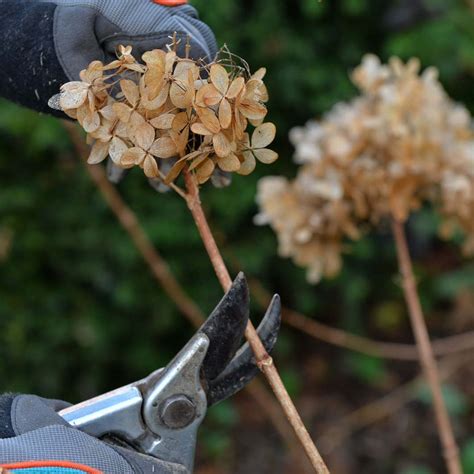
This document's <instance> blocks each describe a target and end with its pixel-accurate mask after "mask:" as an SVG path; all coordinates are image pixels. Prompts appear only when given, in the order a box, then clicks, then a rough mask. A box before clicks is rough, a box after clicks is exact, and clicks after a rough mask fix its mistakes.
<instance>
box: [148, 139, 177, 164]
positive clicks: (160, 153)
mask: <svg viewBox="0 0 474 474" xmlns="http://www.w3.org/2000/svg"><path fill="white" fill-rule="evenodd" d="M149 151H150V154H152V155H153V156H156V157H157V158H163V159H168V158H173V156H176V155H177V154H178V150H177V147H176V144H175V142H174V141H173V139H172V138H171V137H166V136H165V137H160V138H158V140H156V141H155V142H154V143H153V145H152V146H151V147H150V150H149Z"/></svg>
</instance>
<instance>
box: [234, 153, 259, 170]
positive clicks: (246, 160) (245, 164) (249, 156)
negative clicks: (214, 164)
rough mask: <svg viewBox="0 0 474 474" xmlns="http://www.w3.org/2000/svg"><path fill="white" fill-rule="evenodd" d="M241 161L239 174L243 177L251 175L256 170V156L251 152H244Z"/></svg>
mask: <svg viewBox="0 0 474 474" xmlns="http://www.w3.org/2000/svg"><path fill="white" fill-rule="evenodd" d="M240 161H241V164H240V168H239V170H238V171H237V173H239V174H241V175H243V176H247V175H249V174H251V173H252V172H253V171H254V170H255V167H256V166H257V162H256V160H255V156H254V154H253V153H252V152H251V151H244V152H243V153H242V160H240Z"/></svg>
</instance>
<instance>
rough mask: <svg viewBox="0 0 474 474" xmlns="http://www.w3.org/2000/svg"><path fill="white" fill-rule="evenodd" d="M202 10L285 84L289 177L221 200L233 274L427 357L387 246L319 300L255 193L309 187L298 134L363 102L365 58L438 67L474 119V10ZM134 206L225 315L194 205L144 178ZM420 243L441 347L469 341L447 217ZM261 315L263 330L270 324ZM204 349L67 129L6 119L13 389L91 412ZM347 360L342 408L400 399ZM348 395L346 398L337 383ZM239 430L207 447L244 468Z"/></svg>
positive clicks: (1, 263)
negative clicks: (453, 339)
mask: <svg viewBox="0 0 474 474" xmlns="http://www.w3.org/2000/svg"><path fill="white" fill-rule="evenodd" d="M193 4H194V5H195V6H197V7H198V9H199V10H200V12H201V16H202V18H203V19H204V20H205V21H207V22H208V23H209V24H210V25H211V27H212V28H213V29H214V30H215V32H216V35H217V38H218V41H219V43H221V44H222V43H224V42H226V43H227V44H228V46H229V48H230V49H231V50H232V51H233V52H235V53H236V54H238V55H240V56H242V57H244V58H245V59H246V60H248V62H249V63H250V65H251V67H252V68H253V69H257V68H258V67H260V66H265V67H267V69H268V75H267V79H266V81H267V84H268V86H269V90H270V93H271V102H270V104H269V109H270V115H269V118H270V119H271V120H272V121H274V122H275V123H276V124H277V126H278V140H277V144H276V147H277V149H278V151H279V152H280V154H281V158H280V160H279V161H278V162H277V163H276V164H275V165H273V166H271V167H269V166H264V165H260V166H259V168H258V170H257V172H256V173H255V174H254V175H252V176H250V177H246V178H242V177H237V178H235V179H234V182H233V184H232V186H231V187H229V188H228V189H225V190H216V189H212V188H211V187H205V189H204V190H203V201H204V203H205V206H206V208H207V211H208V214H209V217H210V220H211V224H212V226H213V227H214V228H215V229H216V231H217V232H216V234H217V238H218V240H219V242H220V243H221V244H222V248H223V251H224V255H225V257H226V258H227V260H228V261H229V262H230V261H233V262H235V261H238V262H240V265H241V267H242V268H243V269H245V271H246V272H247V273H248V274H250V275H254V276H257V277H258V278H260V279H261V281H262V282H263V283H264V284H265V286H266V287H268V288H269V289H271V290H272V291H275V292H279V293H280V294H281V295H282V297H283V300H284V302H285V303H286V304H287V305H288V306H290V307H294V308H296V309H299V310H300V311H303V312H306V313H308V314H311V315H313V316H314V317H317V318H318V319H320V320H322V321H324V322H326V323H328V324H331V325H333V326H339V327H342V328H344V329H346V330H348V331H352V332H356V333H360V334H367V335H370V336H372V337H376V338H385V339H387V340H388V339H391V340H397V341H405V342H410V341H412V336H411V333H410V329H409V325H408V323H407V320H406V317H405V310H404V306H403V304H402V303H401V302H402V299H401V294H400V290H399V287H398V285H397V283H398V282H397V277H396V266H395V265H396V264H395V259H394V250H393V246H392V241H391V238H390V235H389V233H388V232H387V230H384V229H381V233H380V235H377V236H370V237H367V238H365V239H363V240H362V241H360V242H358V243H357V244H355V245H354V246H353V247H352V248H351V252H350V254H349V255H348V256H347V258H346V261H345V262H346V265H345V267H344V269H343V272H342V274H341V275H340V276H339V277H338V278H337V279H334V280H331V281H324V282H323V283H321V284H320V285H319V286H317V287H312V286H310V285H308V284H307V283H306V281H305V279H304V271H303V270H301V269H299V268H296V267H295V266H294V265H293V264H292V263H291V262H290V261H287V260H282V259H280V258H279V257H278V256H277V246H276V239H275V236H274V235H273V233H272V232H271V230H270V229H268V228H258V227H255V226H254V225H253V223H252V218H253V216H254V215H255V213H256V211H257V209H256V205H255V202H254V196H255V188H256V183H257V180H258V178H259V177H260V176H263V175H265V174H284V175H287V176H293V175H294V174H295V169H296V168H295V165H294V164H293V163H292V160H291V153H292V151H291V147H290V144H289V142H288V138H287V136H288V135H287V134H288V130H289V129H290V128H291V127H293V126H295V125H300V124H302V123H304V122H305V121H306V120H308V119H309V118H312V117H317V116H320V115H321V114H322V113H324V112H325V111H327V110H328V109H329V108H330V107H331V106H332V105H333V104H334V103H336V102H337V101H340V100H346V99H349V98H350V97H352V96H353V95H354V94H355V92H356V91H355V89H354V87H353V86H352V85H351V83H350V81H349V79H348V72H349V71H350V70H351V68H353V67H354V66H355V65H357V64H358V63H359V62H360V60H361V57H362V55H363V54H364V53H367V52H373V53H376V54H378V55H380V56H381V57H382V58H383V59H384V60H386V59H387V58H388V57H389V56H390V55H392V54H397V55H400V56H401V57H402V58H405V59H407V58H409V57H411V56H417V57H419V58H420V59H421V62H422V64H423V66H428V65H434V66H436V67H438V68H439V69H440V76H441V80H442V82H443V84H444V85H445V87H446V89H447V90H448V92H449V94H450V95H451V96H452V97H453V98H454V99H455V100H459V101H462V102H463V103H465V104H466V105H467V106H468V107H469V108H470V110H471V112H472V111H474V87H473V86H472V85H473V79H474V78H473V75H474V29H473V28H472V25H473V14H472V10H471V9H470V7H469V2H467V1H462V0H442V1H441V0H425V1H421V0H419V1H408V0H406V1H403V0H399V1H396V0H390V1H384V2H369V1H368V0H323V1H322V2H318V1H317V0H291V1H290V0H286V1H284V0H272V1H268V0H241V1H239V2H237V1H235V0H194V1H193ZM471 8H472V7H471ZM120 192H121V193H122V195H123V196H124V197H125V199H126V200H127V202H128V203H129V204H130V205H131V207H132V208H133V209H134V210H135V211H136V213H137V215H138V216H139V219H140V220H141V221H142V223H143V225H144V226H145V228H146V230H147V232H148V233H149V235H150V236H151V238H152V240H153V242H154V243H155V244H156V246H157V247H158V249H159V250H160V252H161V253H162V255H163V256H164V257H165V258H166V259H167V261H168V262H169V264H170V266H171V268H172V270H173V271H174V273H175V274H176V276H177V277H178V279H179V281H180V282H181V283H182V284H183V285H184V286H185V288H186V289H187V291H188V292H189V293H190V295H191V296H192V297H193V298H195V299H196V301H197V302H198V303H199V305H200V306H201V308H202V309H203V310H205V311H210V310H211V309H212V307H213V305H214V304H215V302H216V301H217V300H218V299H219V297H220V296H221V290H220V288H219V285H218V283H217V281H216V279H215V276H214V274H213V271H212V268H211V266H210V264H209V262H208V260H207V258H206V255H205V252H204V249H203V247H202V244H201V242H200V240H199V237H198V235H197V233H196V231H195V230H194V227H193V223H192V220H191V218H190V217H189V215H188V213H187V210H186V207H185V205H184V203H183V202H182V201H181V200H180V199H179V198H178V197H177V196H175V195H172V194H168V195H159V194H156V193H155V192H154V191H152V190H151V189H150V188H149V187H148V186H147V184H146V182H145V180H144V179H143V177H142V175H141V173H139V172H138V173H135V172H132V173H131V174H130V175H129V177H128V178H127V179H126V180H125V182H124V183H123V184H121V185H120ZM409 238H410V244H411V250H412V253H413V255H414V257H415V258H416V260H417V262H418V264H417V272H418V276H419V279H420V292H421V296H422V300H423V303H424V305H425V308H426V310H427V312H428V317H429V321H430V326H431V330H432V332H433V334H436V335H442V334H447V333H450V332H454V330H455V329H456V328H457V327H458V326H459V325H460V327H466V324H469V322H468V323H466V322H465V321H464V322H461V323H459V322H458V323H459V324H458V323H456V324H458V326H456V325H455V324H454V322H453V321H454V320H455V319H456V318H455V317H454V316H453V315H456V314H457V304H458V303H457V302H458V298H459V295H460V293H461V292H463V291H464V292H466V291H468V292H469V291H470V292H472V291H473V285H474V283H473V282H474V264H473V263H472V261H471V262H470V263H469V262H465V261H464V260H463V259H462V256H461V255H460V254H459V250H458V248H457V247H456V245H454V243H444V242H441V241H440V240H439V239H438V238H437V236H436V216H435V215H433V213H432V212H431V211H430V210H429V209H425V210H423V211H421V212H420V213H419V215H418V216H416V217H415V218H414V219H413V220H412V221H411V222H410V224H409ZM233 270H234V271H236V270H237V268H236V267H235V268H234V269H233ZM253 309H254V313H253V314H254V316H253V317H254V318H258V315H259V314H260V313H261V308H257V307H254V308H253ZM447 316H452V317H447ZM470 324H471V326H472V315H471V320H470ZM191 333H192V329H191V328H190V326H189V324H187V323H186V321H185V320H184V318H183V317H182V315H180V313H179V312H178V311H177V310H176V308H175V305H174V303H173V302H172V301H170V300H169V299H168V298H167V297H166V295H165V294H164V293H163V291H162V290H161V289H160V288H159V287H158V286H157V285H156V282H155V281H154V280H153V278H152V277H151V275H150V274H149V272H148V270H147V268H146V266H145V264H144V262H143V261H142V259H141V257H140V256H139V254H138V253H137V251H136V250H135V248H134V247H133V245H132V244H131V242H130V240H129V239H128V237H127V235H126V234H125V232H124V231H123V230H122V229H121V227H120V226H119V224H118V223H117V221H116V220H115V218H114V216H113V215H112V214H111V212H110V210H109V209H108V208H107V205H106V204H105V203H104V201H103V200H102V198H101V196H100V195H99V193H98V191H97V189H96V188H95V187H94V185H93V184H92V182H91V181H90V179H89V178H88V176H87V174H86V173H85V170H84V168H83V165H82V164H81V163H80V162H79V161H78V160H77V158H76V157H75V156H74V152H73V150H72V148H71V146H70V145H69V142H68V139H67V136H66V134H65V132H64V130H63V129H62V127H61V125H60V124H59V123H58V122H57V121H56V120H54V119H51V118H48V117H45V116H39V115H37V114H35V113H33V112H29V111H26V110H23V109H19V108H17V107H16V106H14V105H12V104H8V103H5V102H2V103H1V105H0V360H1V361H2V364H0V380H1V381H2V386H1V389H2V390H3V391H6V390H14V391H20V392H21V391H26V392H28V391H31V392H35V393H39V394H41V395H43V396H51V397H57V398H65V399H69V400H71V401H78V400H80V399H83V398H84V397H88V396H91V395H93V394H97V393H99V392H103V391H105V390H108V389H111V388H114V387H117V386H120V385H121V384H124V383H128V382H129V381H130V380H135V379H137V378H139V377H142V376H143V375H145V374H146V373H148V372H149V371H151V370H153V369H155V368H156V367H158V366H160V365H162V364H165V363H166V362H167V361H168V360H169V358H170V357H171V356H172V355H173V354H174V353H175V352H176V351H177V350H178V349H179V348H180V347H181V345H182V344H183V343H184V342H185V341H186V339H187V338H188V337H189V336H190V334H191ZM318 350H322V351H330V349H328V348H327V347H323V345H322V344H319V343H313V342H311V341H310V340H308V339H307V338H306V336H301V335H299V334H297V333H295V332H291V331H288V330H285V329H284V330H283V332H282V335H281V339H280V343H279V349H278V350H277V354H276V357H277V359H278V360H279V362H280V365H281V366H282V367H283V373H284V374H285V380H286V382H287V383H288V385H289V388H290V389H291V391H292V394H294V395H296V396H297V395H298V394H301V393H303V392H304V391H305V390H313V389H314V387H309V386H308V384H307V381H306V380H305V379H304V378H303V377H302V375H301V372H300V371H299V370H298V367H300V365H299V364H300V362H301V361H302V360H304V359H305V357H306V356H307V355H308V354H314V352H315V351H318ZM329 354H332V356H331V357H330V358H329V359H328V360H329V361H328V362H327V363H328V364H330V369H331V370H330V371H331V376H330V381H329V382H328V385H327V388H326V389H327V391H328V393H330V390H331V386H332V385H331V384H333V383H335V386H336V387H340V386H341V384H353V386H355V387H357V389H358V390H359V391H361V390H363V389H364V388H363V387H367V390H370V387H373V388H374V387H378V386H380V385H383V384H384V383H385V382H384V381H385V379H386V377H387V374H388V372H387V371H388V369H387V367H386V364H385V363H384V362H382V361H380V360H377V359H374V358H371V357H366V356H361V355H356V354H352V353H343V351H332V352H330V353H329ZM338 355H342V356H343V357H337V356H338ZM404 367H405V366H404ZM410 370H411V371H408V372H406V373H407V374H416V368H415V369H413V368H412V369H410ZM338 377H339V379H340V381H339V382H337V380H336V381H335V380H334V379H337V378H338ZM318 390H319V391H323V392H324V390H325V388H324V386H323V387H319V388H318ZM337 393H340V391H338V392H337ZM369 395H370V392H369ZM373 396H375V395H374V394H373ZM447 396H448V398H449V399H450V400H451V401H452V403H451V405H452V414H453V415H454V416H457V417H459V419H458V420H457V423H462V417H463V416H464V417H465V416H466V414H467V413H469V412H470V413H472V411H473V407H472V403H469V402H468V401H467V399H466V395H464V394H463V393H462V389H454V387H451V388H449V389H448V392H447ZM348 397H349V398H350V395H349V394H348ZM362 398H364V397H362ZM369 398H370V397H369ZM238 419H239V417H238V416H237V413H236V411H235V408H234V407H233V405H232V403H228V404H225V405H222V406H221V407H218V408H216V409H214V410H212V411H211V416H210V418H209V420H208V421H207V422H206V426H205V427H204V431H203V434H204V436H203V440H204V441H203V449H205V450H206V452H207V453H208V454H209V456H210V457H211V458H214V457H215V456H218V455H220V454H222V453H223V452H228V451H229V446H230V443H231V442H232V441H231V438H230V434H229V433H230V431H231V430H230V428H231V427H232V426H234V425H235V424H236V423H238ZM471 433H472V430H471ZM433 437H434V438H435V435H433ZM465 442H466V443H467V444H465V445H464V446H465V447H464V450H463V456H464V462H465V466H467V467H465V469H466V472H472V470H473V469H474V468H473V467H472V466H473V463H472V459H473V445H472V438H471V440H470V441H467V439H466V440H465ZM398 454H399V455H400V453H398ZM431 454H432V453H431ZM431 454H430V452H425V453H424V455H423V456H422V457H423V459H422V460H421V462H422V463H425V464H426V466H425V464H423V465H422V466H421V467H420V468H413V469H411V470H408V471H403V472H405V473H408V472H411V473H414V472H417V473H418V472H419V473H421V472H431V471H430V470H429V469H430V468H429V467H428V466H429V465H430V466H431V467H432V468H433V469H435V470H437V472H438V471H439V469H440V468H439V465H436V462H437V459H434V460H433V456H431ZM399 457H400V458H403V453H402V454H401V455H400V456H399ZM438 461H439V460H438ZM361 462H363V461H361ZM397 463H398V457H397V458H396V459H393V463H392V464H393V470H394V472H395V471H397V470H398V468H397V466H398V464H397ZM433 463H434V464H433ZM404 465H406V464H404ZM384 466H386V464H384ZM359 467H360V466H359ZM354 472H356V471H354ZM359 472H360V471H359ZM364 472H381V471H380V470H379V471H377V469H376V468H374V470H368V469H367V470H364Z"/></svg>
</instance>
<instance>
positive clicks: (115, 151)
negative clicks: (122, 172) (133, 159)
mask: <svg viewBox="0 0 474 474" xmlns="http://www.w3.org/2000/svg"><path fill="white" fill-rule="evenodd" d="M127 150H128V146H127V145H126V143H125V142H124V141H123V140H121V139H120V138H118V137H114V138H112V141H111V142H110V148H109V155H110V158H111V159H112V161H113V162H114V163H115V164H116V165H120V160H121V159H122V155H123V154H124V153H125V152H126V151H127Z"/></svg>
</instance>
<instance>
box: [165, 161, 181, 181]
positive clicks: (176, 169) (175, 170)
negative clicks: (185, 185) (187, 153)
mask: <svg viewBox="0 0 474 474" xmlns="http://www.w3.org/2000/svg"><path fill="white" fill-rule="evenodd" d="M185 166H186V162H185V161H177V162H176V163H175V164H174V165H173V167H172V168H171V170H170V171H169V173H168V174H167V175H166V178H165V184H171V183H172V182H173V181H174V180H175V179H176V178H177V177H178V176H179V175H180V174H181V171H183V169H184V167H185Z"/></svg>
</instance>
